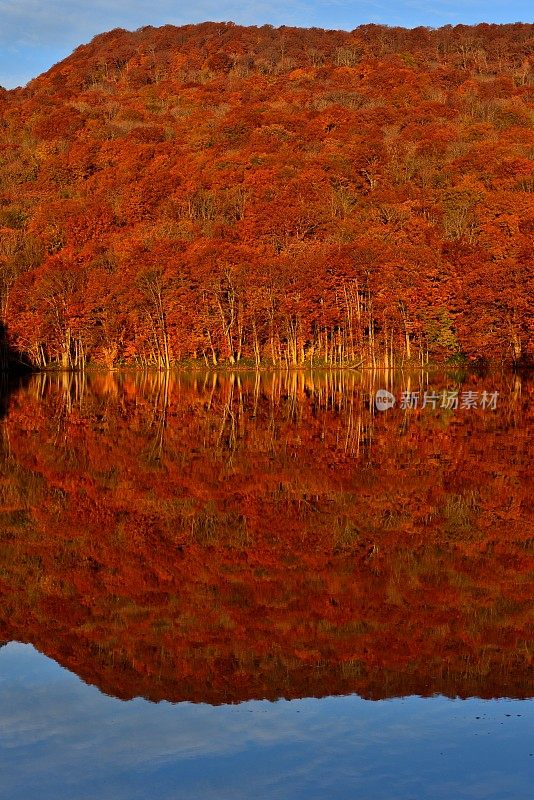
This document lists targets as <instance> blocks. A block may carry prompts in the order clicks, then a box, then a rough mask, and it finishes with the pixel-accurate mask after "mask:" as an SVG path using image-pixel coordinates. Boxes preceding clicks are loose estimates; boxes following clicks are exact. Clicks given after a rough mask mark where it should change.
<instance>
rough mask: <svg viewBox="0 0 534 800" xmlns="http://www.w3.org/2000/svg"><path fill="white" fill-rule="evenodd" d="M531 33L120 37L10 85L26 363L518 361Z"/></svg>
mask: <svg viewBox="0 0 534 800" xmlns="http://www.w3.org/2000/svg"><path fill="white" fill-rule="evenodd" d="M533 99H534V26H532V25H526V24H515V25H504V26H498V25H478V26H476V27H466V26H457V27H451V26H446V27H444V28H440V29H437V30H431V29H426V28H417V29H415V30H404V29H400V28H387V27H381V26H376V25H367V26H363V27H360V28H357V29H355V30H354V31H352V32H343V31H324V30H319V29H310V30H301V29H296V28H285V27H282V28H277V29H275V28H272V27H270V26H264V27H261V28H256V27H249V28H245V27H239V26H236V25H233V24H231V23H221V24H216V23H206V24H202V25H196V26H185V27H182V28H175V27H170V26H168V27H163V28H159V29H155V28H143V29H141V30H139V31H136V32H133V33H131V32H127V31H124V30H114V31H111V32H109V33H107V34H104V35H102V36H98V37H97V38H96V39H94V40H93V41H92V42H91V43H90V44H88V45H85V46H83V47H80V48H78V49H77V50H76V51H75V52H74V53H73V54H72V55H71V56H70V57H69V58H67V59H66V60H65V61H63V62H62V63H60V64H59V65H57V66H55V67H53V68H52V69H51V70H50V71H49V72H48V73H46V74H45V75H42V76H40V77H39V78H37V79H35V80H34V81H32V82H31V83H30V84H29V85H28V86H27V87H26V88H23V89H18V90H15V91H9V92H7V91H0V312H1V315H2V319H3V321H4V324H5V325H6V326H7V330H8V333H9V337H10V342H11V343H12V346H13V347H14V348H15V349H16V350H17V351H18V352H20V353H22V354H24V355H25V357H26V358H27V359H28V360H30V361H31V362H32V363H33V364H35V365H37V366H40V367H50V366H54V365H60V366H63V367H67V368H83V367H85V365H87V364H101V365H106V366H108V367H114V366H117V365H120V364H124V363H132V364H141V365H149V364H154V365H158V366H159V367H161V368H167V367H169V366H171V365H173V364H175V363H178V362H180V363H183V362H187V361H192V362H195V363H199V364H205V365H206V366H214V365H217V364H220V363H231V364H238V363H243V362H245V363H246V362H248V363H255V364H257V365H259V364H271V365H276V366H281V365H282V366H296V365H300V364H303V363H311V364H326V365H330V366H333V365H339V364H352V365H359V364H364V365H371V366H372V365H375V366H376V365H382V366H391V365H392V364H399V363H401V362H403V363H405V362H409V361H412V362H416V361H423V362H426V361H427V360H428V359H447V358H451V357H466V358H473V359H475V358H477V357H479V358H480V357H488V356H489V357H492V358H495V359H498V360H502V361H508V362H521V361H525V360H528V359H530V358H532V356H533V355H534V351H533V348H534V345H533V340H534V336H533V332H534V307H533V303H532V297H533V296H534V249H533V247H532V244H533V234H534V194H533V192H534V171H533V168H534V160H533V157H534V131H533V124H532V123H533V119H534V116H533V114H534V112H533Z"/></svg>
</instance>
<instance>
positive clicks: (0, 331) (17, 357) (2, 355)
mask: <svg viewBox="0 0 534 800" xmlns="http://www.w3.org/2000/svg"><path fill="white" fill-rule="evenodd" d="M0 372H10V373H13V374H24V373H30V372H33V367H32V363H31V359H30V358H29V357H28V355H27V354H26V353H21V352H20V351H19V350H16V349H15V348H14V347H12V345H11V343H10V341H9V334H8V330H7V327H6V325H5V324H4V323H3V322H0Z"/></svg>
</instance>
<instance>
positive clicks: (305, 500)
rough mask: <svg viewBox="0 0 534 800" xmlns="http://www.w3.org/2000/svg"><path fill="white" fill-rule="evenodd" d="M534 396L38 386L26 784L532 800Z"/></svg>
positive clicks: (19, 732) (20, 546) (7, 555)
mask: <svg viewBox="0 0 534 800" xmlns="http://www.w3.org/2000/svg"><path fill="white" fill-rule="evenodd" d="M377 389H388V390H389V391H390V392H391V394H392V395H393V397H394V398H395V405H394V406H393V407H392V408H390V409H389V410H387V411H378V410H377V409H376V407H375V404H374V398H375V393H376V391H377ZM403 392H404V402H403V401H402V393H403ZM407 392H409V393H410V394H409V395H407V394H406V393H407ZM425 392H427V404H426V406H425V408H422V407H421V406H422V405H423V403H424V394H425ZM443 392H446V393H447V394H446V395H443ZM455 392H458V403H457V407H456V403H455V401H454V398H453V400H452V401H450V397H451V393H452V394H453V395H454V393H455ZM467 392H470V393H471V394H469V395H467ZM484 393H485V394H484ZM495 393H497V395H495ZM432 396H433V397H435V398H437V400H436V399H435V400H434V401H431V400H429V399H428V398H430V397H432ZM408 397H409V398H410V399H409V402H408V401H407V398H408ZM443 398H445V399H443ZM473 400H475V401H476V402H475V405H473ZM533 400H534V391H533V386H532V383H530V382H529V381H526V380H525V379H520V378H519V377H518V376H511V375H490V376H485V377H477V376H467V375H461V374H448V375H441V376H432V375H427V374H421V375H415V376H411V377H410V378H409V377H407V376H395V377H392V376H388V377H387V380H386V378H385V377H384V376H371V375H365V376H363V377H360V376H358V375H353V374H349V373H340V374H324V375H314V376H311V375H289V376H284V375H267V374H265V375H260V376H247V375H236V376H230V375H224V376H215V375H210V376H207V377H206V376H197V377H195V376H181V377H178V376H174V377H163V376H157V375H140V374H124V375H121V374H117V375H102V376H93V377H86V378H83V379H80V378H76V379H75V378H74V377H72V376H70V377H69V376H55V377H43V376H37V377H35V378H32V379H31V381H29V382H28V383H26V384H25V385H21V386H18V387H14V388H13V390H12V391H11V392H10V393H9V394H8V393H6V396H5V398H4V402H3V409H4V418H3V420H2V450H1V455H0V477H1V484H0V487H1V496H0V500H1V505H0V602H1V610H0V641H1V642H3V643H4V644H3V646H2V647H1V648H0V797H2V798H3V797H5V798H24V799H25V800H26V798H33V797H35V798H37V797H39V798H51V799H52V798H54V799H55V798H69V799H71V798H76V799H78V798H80V800H81V798H91V799H92V798H95V800H96V798H110V800H111V798H113V800H115V798H117V799H118V800H120V799H121V798H125V799H126V798H128V800H129V799H130V798H146V797H151V798H157V799H158V800H159V798H162V799H163V798H193V799H194V798H206V797H207V798H211V797H213V798H250V797H258V798H264V797H265V798H279V799H280V800H281V799H282V798H284V799H285V798H291V799H293V798H295V799H296V798H330V797H332V798H362V799H363V798H376V799H377V800H378V799H379V798H380V799H381V798H388V799H389V798H400V800H419V798H429V799H430V798H432V799H434V798H437V799H438V800H439V799H440V798H444V799H445V798H447V799H448V798H491V799H493V798H495V800H504V798H510V800H527V798H528V799H529V800H530V798H531V797H532V796H533V786H534V755H532V754H533V753H534V706H533V702H532V700H531V698H532V697H533V696H534V681H533V673H532V644H533V637H532V631H533V622H534V612H533V603H532V598H533V594H534V593H533V584H534V581H533V564H534V558H533V530H534V525H533V516H534V515H533V510H534V503H533V488H534V487H533V481H532V462H533V411H532V409H533V404H532V401H533ZM403 406H408V407H403Z"/></svg>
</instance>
